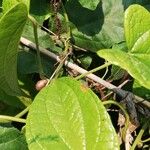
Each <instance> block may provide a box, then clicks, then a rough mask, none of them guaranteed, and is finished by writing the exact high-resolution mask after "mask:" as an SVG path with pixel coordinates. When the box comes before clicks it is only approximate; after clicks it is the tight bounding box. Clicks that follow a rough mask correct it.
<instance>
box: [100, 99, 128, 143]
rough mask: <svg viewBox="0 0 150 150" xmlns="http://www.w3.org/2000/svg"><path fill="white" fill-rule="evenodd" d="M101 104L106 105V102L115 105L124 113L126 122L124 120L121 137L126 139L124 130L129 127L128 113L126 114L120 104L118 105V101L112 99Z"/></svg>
mask: <svg viewBox="0 0 150 150" xmlns="http://www.w3.org/2000/svg"><path fill="white" fill-rule="evenodd" d="M103 104H104V105H108V104H113V105H116V106H118V107H119V108H120V109H121V110H122V111H123V113H124V115H125V118H126V122H125V127H124V131H123V136H122V137H123V140H124V141H125V139H126V132H127V129H128V127H129V122H130V119H129V115H128V113H127V111H126V110H125V109H124V108H123V106H122V105H120V104H119V103H118V102H116V101H113V100H108V101H104V102H103Z"/></svg>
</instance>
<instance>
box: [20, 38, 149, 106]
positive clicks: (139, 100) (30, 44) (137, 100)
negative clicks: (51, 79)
mask: <svg viewBox="0 0 150 150" xmlns="http://www.w3.org/2000/svg"><path fill="white" fill-rule="evenodd" d="M20 41H21V43H22V44H23V45H25V46H26V47H29V48H32V49H34V50H36V45H35V44H34V43H33V42H31V41H29V40H28V39H25V38H23V37H21V39H20ZM39 50H40V52H41V53H42V54H44V55H46V56H48V57H50V58H52V59H54V60H56V61H57V62H60V61H61V59H60V58H59V56H57V55H56V54H54V53H52V52H50V51H48V50H47V49H45V48H42V47H39ZM64 64H65V66H66V67H68V68H70V69H73V70H75V71H77V72H79V73H80V74H84V73H86V72H88V71H87V70H85V69H83V68H81V67H79V66H78V65H76V64H73V63H71V62H69V61H67V60H66V61H65V63H64ZM87 77H88V78H90V79H92V80H93V81H95V82H97V83H99V84H101V85H103V86H105V87H106V88H108V89H110V90H112V91H113V92H115V93H117V94H118V95H119V96H121V97H122V98H125V97H126V96H127V94H129V93H130V92H128V91H125V90H122V89H121V88H119V87H116V86H114V85H113V84H111V83H109V82H107V81H105V80H103V79H101V78H99V77H98V76H96V75H94V74H88V75H87ZM130 94H132V93H130ZM132 100H133V101H134V102H135V103H140V104H143V105H145V106H146V107H148V108H150V102H149V101H147V100H145V99H143V98H141V97H139V96H137V95H133V98H132Z"/></svg>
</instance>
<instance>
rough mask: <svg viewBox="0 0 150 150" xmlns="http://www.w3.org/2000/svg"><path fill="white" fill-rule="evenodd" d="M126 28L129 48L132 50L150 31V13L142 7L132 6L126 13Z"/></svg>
mask: <svg viewBox="0 0 150 150" xmlns="http://www.w3.org/2000/svg"><path fill="white" fill-rule="evenodd" d="M137 16H138V17H137ZM141 19H142V20H141ZM124 27H125V37H126V42H127V46H128V48H129V49H132V47H133V46H134V44H135V42H136V41H137V40H138V39H139V38H140V37H141V36H142V35H143V34H144V33H145V32H146V31H148V30H149V29H150V13H149V12H148V11H147V10H146V9H145V8H144V7H141V6H140V5H131V6H130V7H129V9H128V10H127V11H126V12H125V21H124Z"/></svg>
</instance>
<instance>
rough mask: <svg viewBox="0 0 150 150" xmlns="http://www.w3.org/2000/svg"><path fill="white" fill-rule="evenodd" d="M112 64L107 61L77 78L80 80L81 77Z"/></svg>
mask: <svg viewBox="0 0 150 150" xmlns="http://www.w3.org/2000/svg"><path fill="white" fill-rule="evenodd" d="M110 65H111V63H110V62H107V63H105V64H103V65H101V66H99V67H97V68H94V69H92V70H90V71H88V72H86V73H83V74H81V75H79V76H77V77H76V78H75V79H76V80H79V79H81V78H83V77H85V76H87V75H88V74H91V73H94V72H96V71H99V70H101V69H104V68H106V67H108V66H110Z"/></svg>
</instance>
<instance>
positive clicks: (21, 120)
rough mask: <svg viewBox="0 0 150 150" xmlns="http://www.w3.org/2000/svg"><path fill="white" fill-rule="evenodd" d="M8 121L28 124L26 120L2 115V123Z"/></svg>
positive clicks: (0, 117)
mask: <svg viewBox="0 0 150 150" xmlns="http://www.w3.org/2000/svg"><path fill="white" fill-rule="evenodd" d="M8 121H15V122H20V123H26V120H25V119H21V118H17V117H11V116H6V115H0V122H3V123H5V122H8Z"/></svg>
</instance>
